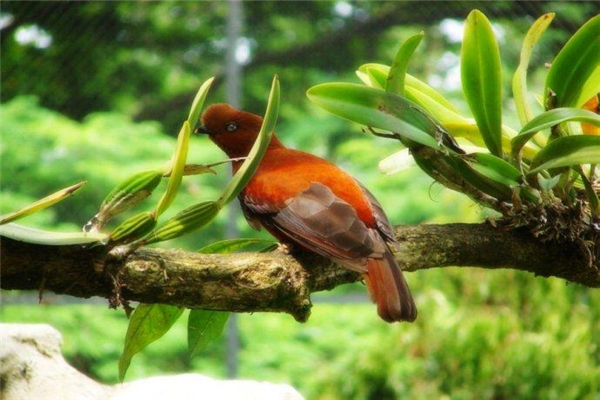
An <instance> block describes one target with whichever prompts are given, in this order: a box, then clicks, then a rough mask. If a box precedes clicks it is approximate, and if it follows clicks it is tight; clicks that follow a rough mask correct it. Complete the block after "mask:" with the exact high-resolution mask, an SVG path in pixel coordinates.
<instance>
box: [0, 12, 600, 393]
mask: <svg viewBox="0 0 600 400" xmlns="http://www.w3.org/2000/svg"><path fill="white" fill-rule="evenodd" d="M242 7H243V14H244V21H243V26H244V28H243V35H242V36H241V37H240V38H239V40H238V43H237V48H236V60H237V62H239V63H240V64H242V66H243V84H242V88H243V89H242V101H243V106H244V108H245V109H247V110H250V111H253V112H256V113H260V114H262V113H263V112H264V107H265V104H266V96H267V93H268V87H269V84H270V81H271V77H272V75H273V74H274V73H278V74H279V75H280V77H281V83H282V108H281V114H280V120H279V121H280V122H279V124H278V128H277V131H278V133H279V135H280V136H281V137H282V139H283V140H284V141H285V142H286V143H287V144H289V145H290V146H292V147H296V148H300V149H303V150H307V151H310V152H313V153H315V154H317V155H320V156H323V157H326V158H328V159H330V160H332V161H334V162H336V163H338V164H339V165H341V166H342V167H343V168H345V169H346V170H348V171H350V172H351V173H352V174H353V175H355V176H356V177H357V178H358V179H359V180H361V181H363V182H364V183H365V184H366V185H367V186H368V187H369V188H370V189H371V190H372V191H373V192H374V193H375V195H376V196H377V197H378V198H379V200H380V201H381V203H382V204H383V205H384V207H385V209H386V210H387V212H388V214H389V217H390V219H391V220H392V221H393V222H394V223H403V224H418V223H432V222H437V223H446V222H458V221H460V222H476V221H481V220H482V219H483V218H485V217H486V216H487V214H486V213H484V212H483V210H482V209H481V208H480V207H478V206H477V205H475V204H474V203H473V202H471V201H470V200H468V199H467V198H466V197H465V196H462V195H459V194H457V193H454V192H450V191H448V190H446V189H443V188H442V187H441V186H440V185H438V184H432V180H431V179H430V178H428V177H427V176H426V175H425V174H424V173H423V172H421V171H420V170H418V169H417V168H412V169H409V170H407V171H404V172H402V173H400V174H397V175H393V176H384V175H381V174H380V173H379V172H378V171H377V163H378V161H380V160H381V159H383V158H384V157H386V156H388V155H390V154H392V153H393V152H395V151H396V150H397V146H396V145H395V144H394V143H393V142H390V141H385V140H384V139H379V138H373V137H372V136H368V135H365V134H363V133H362V132H361V131H360V127H358V126H357V125H352V124H350V123H349V122H346V121H342V120H340V119H338V118H336V117H334V116H331V115H328V114H326V113H325V112H323V111H320V110H318V109H316V108H315V107H313V106H311V105H310V104H309V103H308V101H307V100H306V97H305V95H304V93H305V91H306V89H307V88H308V87H310V86H313V85H315V84H317V83H321V82H328V81H336V80H337V81H352V80H354V81H356V82H358V79H357V78H356V77H355V76H354V70H355V69H356V67H358V66H359V65H360V64H363V63H365V62H381V63H384V64H389V63H390V62H391V59H392V58H393V55H394V53H395V51H396V50H397V46H398V45H399V43H400V42H401V41H402V40H404V39H406V38H407V37H408V36H409V35H411V34H414V33H416V32H418V31H420V30H424V31H425V35H426V36H425V39H424V42H423V45H422V48H420V49H419V50H418V51H417V53H416V54H415V56H414V58H413V60H412V61H411V65H410V73H411V74H414V75H416V76H418V77H419V78H421V79H423V80H425V81H427V82H428V83H429V84H431V85H432V86H434V87H435V88H436V89H438V90H440V91H441V92H442V93H444V94H445V95H447V96H448V97H449V98H450V99H451V100H452V101H453V103H454V104H456V105H457V106H458V107H460V108H461V109H462V110H464V111H465V112H466V111H467V110H468V108H467V107H466V105H465V104H464V103H462V98H461V96H460V81H459V77H460V72H459V69H458V62H459V49H460V41H461V38H462V23H463V22H462V21H463V20H464V18H465V17H466V15H467V14H468V12H469V11H470V10H471V9H473V8H479V9H480V10H482V11H483V12H484V13H485V14H486V15H487V16H488V17H489V18H490V20H492V22H493V23H494V28H495V30H496V32H497V35H498V37H499V44H500V48H501V53H502V62H503V67H504V71H505V73H504V75H503V79H504V92H505V93H509V88H510V79H511V76H512V71H514V68H515V67H516V65H517V63H518V53H519V51H520V42H521V40H522V38H523V36H524V34H525V32H526V30H527V29H528V27H529V26H530V24H531V23H532V22H533V21H534V20H535V18H536V17H538V16H540V15H541V14H542V13H544V12H555V13H556V19H555V20H554V22H553V24H552V25H551V27H550V29H549V30H548V32H547V33H546V34H545V35H544V36H543V37H542V40H541V42H540V43H539V44H538V48H537V50H536V52H535V53H534V58H533V59H532V62H531V65H532V67H533V70H532V71H530V77H531V83H530V87H531V89H532V91H537V92H541V87H542V84H543V77H544V75H545V72H544V63H545V62H551V60H552V58H553V56H554V55H555V54H556V53H557V52H558V50H559V49H560V47H561V46H562V44H564V42H565V41H566V39H567V38H568V37H569V36H570V35H571V34H572V33H573V32H574V31H575V30H576V29H577V28H578V27H579V26H580V25H581V24H582V23H583V22H584V21H585V20H587V19H588V18H590V17H591V16H592V15H594V13H595V12H597V10H598V8H597V4H594V2H571V1H569V2H566V1H565V2H541V1H540V2H538V1H532V2H512V1H494V2H451V1H448V2H426V1H421V2H383V1H382V2H345V1H337V2H331V1H319V2H248V3H243V4H242ZM228 12H229V4H228V2H175V1H172V2H171V1H170V2H60V3H58V2H3V3H2V10H1V14H0V27H1V34H2V35H1V41H2V42H1V48H2V53H1V56H2V69H1V72H0V77H1V91H2V101H1V103H0V121H1V122H0V138H1V144H0V155H1V178H2V179H1V182H0V188H1V192H0V201H1V202H0V213H4V212H8V211H12V210H14V209H16V208H19V207H21V206H23V205H26V204H28V203H30V202H32V201H34V200H36V199H38V198H41V197H43V196H44V195H46V194H49V193H51V192H53V191H55V190H58V189H59V188H62V187H65V186H68V185H71V184H73V183H75V182H78V181H81V180H87V181H88V185H87V187H85V188H84V189H83V190H81V191H80V192H79V193H78V194H77V195H76V196H74V197H72V198H70V199H69V200H67V201H65V202H62V203H60V204H58V205H57V206H55V207H52V208H50V209H48V210H45V211H43V212H41V213H39V214H36V215H34V216H32V217H30V218H28V219H26V220H23V224H25V225H31V226H37V227H41V228H45V229H52V230H67V231H68V230H78V229H80V227H81V226H82V225H83V224H84V223H85V222H86V221H87V220H88V219H89V218H90V217H91V216H93V215H94V214H95V212H96V211H97V208H98V206H99V205H100V203H101V202H102V199H103V198H104V196H105V195H106V194H107V193H108V192H109V191H110V189H111V188H112V187H113V186H114V185H115V184H116V183H117V182H118V181H119V180H121V179H123V178H124V177H126V176H128V175H130V174H132V173H134V172H138V171H142V170H145V169H149V168H154V167H159V166H162V165H164V164H165V163H166V162H167V161H168V160H169V158H170V156H171V154H172V152H173V151H174V149H175V135H176V134H177V132H178V127H179V124H180V123H181V121H182V120H183V119H184V118H185V117H186V115H187V111H188V109H189V105H190V104H191V101H192V99H193V96H194V94H195V92H196V90H197V88H198V86H199V84H200V83H201V82H203V81H204V80H205V79H206V78H208V77H210V76H213V75H215V76H217V81H216V82H215V86H214V88H213V90H212V91H211V93H210V94H209V98H208V100H207V102H208V103H212V102H222V101H225V87H224V86H225V85H224V84H223V75H224V71H225V53H226V50H227V42H226V40H225V34H226V30H227V14H228ZM505 110H506V113H505V115H506V116H507V117H508V118H507V120H506V122H507V123H508V124H509V125H510V124H511V119H510V118H511V117H512V118H513V121H516V114H515V112H514V105H513V104H512V102H510V101H506V104H505ZM224 158H225V157H224V155H223V154H222V153H220V152H219V150H218V149H217V148H216V147H215V146H214V145H212V144H211V143H209V142H208V140H207V139H206V138H203V137H194V138H193V139H192V143H191V148H190V156H189V162H193V163H209V162H214V161H219V160H221V159H224ZM217 169H218V174H217V175H202V176H195V177H187V178H185V179H184V182H183V185H182V188H181V193H180V195H179V196H178V198H177V200H176V204H175V205H174V206H173V207H171V209H170V210H169V213H171V215H172V214H173V213H175V212H176V211H178V210H180V209H182V208H184V207H185V206H187V205H190V204H192V203H194V202H198V201H200V200H205V199H214V198H215V197H216V195H217V193H218V192H219V190H220V188H222V186H223V184H224V183H225V182H226V180H227V179H228V176H229V171H228V168H227V167H226V166H222V167H218V168H217ZM163 184H164V183H163ZM160 192H161V191H160V189H159V191H158V192H156V193H160ZM156 196H157V195H155V196H153V197H152V198H151V201H150V202H148V204H147V205H146V207H148V209H150V207H151V206H152V205H153V204H152V202H156V201H157V200H158V198H157V197H156ZM169 213H168V214H169ZM169 216H170V215H167V216H166V218H168V217H169ZM166 218H165V219H166ZM118 222H119V221H118V220H117V221H115V222H113V224H112V226H116V224H117V223H118ZM226 224H227V216H226V215H225V213H223V214H222V215H220V216H219V217H218V218H217V220H215V222H214V223H212V224H211V225H210V226H208V227H207V228H205V229H204V230H202V231H201V232H199V233H197V234H193V235H191V236H188V237H184V238H182V239H179V240H177V241H174V242H170V243H167V244H165V246H169V247H178V248H185V249H188V250H195V249H198V248H200V247H202V246H203V245H205V244H208V243H210V242H213V241H215V240H217V239H219V238H224V237H225V236H226V232H227V228H226ZM236 225H237V227H238V228H239V230H240V231H241V233H240V235H241V236H245V237H249V236H261V237H267V236H266V235H265V234H264V233H258V232H254V231H251V230H250V229H249V228H248V227H247V225H246V222H245V221H244V220H243V217H239V218H238V219H237V220H236ZM408 279H409V281H410V284H411V287H412V288H413V289H412V290H413V293H414V294H415V295H416V301H417V303H418V306H419V309H420V317H419V319H418V320H417V322H416V323H415V324H414V325H407V324H402V325H393V326H390V325H387V324H384V323H382V322H381V321H379V320H378V319H377V317H376V313H375V310H374V307H373V306H371V305H370V304H367V303H366V298H365V297H363V293H364V288H362V287H361V285H351V286H346V287H342V288H338V289H337V290H336V291H334V292H333V293H327V294H320V295H318V296H315V297H316V298H317V301H318V302H317V304H316V305H315V307H314V309H313V310H314V311H313V316H312V317H311V319H310V320H309V322H308V323H307V324H304V325H299V324H297V323H295V322H294V321H293V320H292V319H291V318H290V317H288V316H286V315H269V314H255V315H242V316H240V319H239V324H240V332H241V352H240V356H239V369H238V375H239V377H242V378H249V379H262V380H269V381H273V382H288V383H291V384H292V385H294V386H295V387H296V388H297V389H298V390H299V391H300V392H301V393H303V394H304V395H305V396H307V398H320V399H337V398H357V399H362V398H365V399H367V398H369V399H385V398H395V397H401V396H402V397H410V398H430V397H442V396H446V395H450V396H451V397H456V398H531V397H536V398H597V394H598V393H599V392H600V293H599V292H598V291H597V290H596V291H594V290H591V289H585V288H582V287H577V286H575V285H566V284H565V283H564V282H563V281H560V280H557V279H553V280H546V279H542V278H535V277H533V276H531V275H530V274H526V273H520V272H516V271H483V270H479V269H468V270H467V269H463V270H460V269H458V268H455V269H454V268H453V269H444V270H430V271H419V272H417V273H412V274H410V275H409V276H408ZM357 293H358V294H357ZM2 296H3V302H4V304H3V306H2V308H1V310H0V317H1V319H2V321H3V322H31V323H33V322H45V323H50V324H52V325H54V326H55V327H56V328H58V329H59V330H60V331H61V332H62V333H63V335H64V337H65V345H64V347H65V354H66V356H67V358H68V359H69V361H70V362H71V363H73V364H74V365H75V366H76V367H77V368H79V369H80V370H82V371H83V372H85V373H87V374H88V375H90V376H91V377H93V378H96V379H99V380H101V381H103V382H115V381H116V380H117V360H118V357H119V355H120V352H121V349H122V343H123V338H124V336H125V330H126V324H127V321H126V318H125V316H124V313H123V312H121V311H110V310H107V309H106V307H105V306H103V305H98V304H86V305H82V304H71V305H68V306H65V305H52V304H43V305H39V306H38V305H35V306H32V305H26V304H17V303H18V302H19V301H20V300H19V299H22V297H18V296H17V295H15V294H14V293H7V292H3V293H2ZM356 298H358V299H359V302H354V301H350V302H348V301H347V299H356ZM319 300H320V301H319ZM7 303H13V304H7ZM338 303H343V304H338ZM184 322H185V321H184V320H183V319H182V320H180V322H179V323H178V324H177V325H176V327H175V329H173V330H172V331H171V332H169V333H168V334H167V336H165V337H164V338H163V339H161V340H160V341H159V342H157V343H155V344H153V345H151V346H150V347H149V348H148V349H147V350H146V351H145V352H144V353H142V354H141V355H140V356H138V358H137V359H136V360H134V362H133V364H132V367H131V369H130V372H129V378H130V379H131V378H139V377H142V376H148V375H154V374H159V373H166V372H181V371H197V372H201V373H206V374H208V375H212V376H225V375H226V367H225V361H224V359H225V344H224V343H225V339H223V340H221V341H220V342H219V343H214V344H213V345H211V346H210V347H209V348H208V349H207V351H206V352H205V353H204V354H203V355H201V356H199V357H196V358H194V359H192V360H190V359H189V357H188V355H187V350H186V340H185V325H184Z"/></svg>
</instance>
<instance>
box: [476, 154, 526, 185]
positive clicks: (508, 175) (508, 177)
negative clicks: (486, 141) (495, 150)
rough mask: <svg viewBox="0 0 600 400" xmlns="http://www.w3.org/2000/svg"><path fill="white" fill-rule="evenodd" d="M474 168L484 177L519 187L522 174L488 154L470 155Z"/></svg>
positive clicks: (500, 159)
mask: <svg viewBox="0 0 600 400" xmlns="http://www.w3.org/2000/svg"><path fill="white" fill-rule="evenodd" d="M469 157H470V158H472V159H473V160H474V161H475V162H474V163H473V164H472V166H473V168H475V170H477V171H478V172H479V173H480V174H482V175H483V176H485V177H487V178H489V179H492V180H494V181H496V182H499V183H503V184H505V185H509V186H519V181H520V179H521V172H519V170H518V169H516V168H515V167H514V166H512V165H511V164H510V163H508V162H506V161H504V160H503V159H502V158H499V157H496V156H494V155H492V154H487V153H475V154H473V155H469Z"/></svg>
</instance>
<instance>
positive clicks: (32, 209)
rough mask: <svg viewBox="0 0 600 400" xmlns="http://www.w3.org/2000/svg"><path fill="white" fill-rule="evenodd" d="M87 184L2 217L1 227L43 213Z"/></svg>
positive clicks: (58, 193)
mask: <svg viewBox="0 0 600 400" xmlns="http://www.w3.org/2000/svg"><path fill="white" fill-rule="evenodd" d="M86 183H87V182H85V181H84V182H79V183H77V184H75V185H73V186H69V187H67V188H64V189H61V190H59V191H58V192H55V193H52V194H51V195H49V196H46V197H44V198H43V199H40V200H38V201H36V202H34V203H31V204H29V205H28V206H25V207H23V208H21V209H20V210H17V211H13V212H11V213H8V214H4V215H0V225H4V224H8V223H9V222H12V221H16V220H18V219H21V218H23V217H26V216H28V215H31V214H35V213H36V212H39V211H42V210H44V209H46V208H48V207H50V206H52V205H54V204H56V203H58V202H59V201H63V200H64V199H66V198H67V197H69V196H71V195H72V194H73V193H75V192H76V191H78V190H79V189H81V187H82V186H83V185H85V184H86Z"/></svg>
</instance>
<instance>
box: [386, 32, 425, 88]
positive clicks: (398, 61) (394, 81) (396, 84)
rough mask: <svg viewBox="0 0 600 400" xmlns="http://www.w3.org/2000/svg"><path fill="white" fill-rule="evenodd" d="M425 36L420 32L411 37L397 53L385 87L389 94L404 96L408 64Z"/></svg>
mask: <svg viewBox="0 0 600 400" xmlns="http://www.w3.org/2000/svg"><path fill="white" fill-rule="evenodd" d="M423 36H425V33H423V32H420V33H417V34H416V35H413V36H411V37H409V38H408V39H406V41H405V42H404V43H402V45H401V46H400V48H399V49H398V53H396V57H394V62H393V63H392V66H391V68H390V71H389V73H388V76H387V81H386V86H385V90H386V91H387V92H391V93H395V94H398V95H400V96H404V92H405V89H404V81H405V79H406V71H407V70H408V63H409V61H410V59H411V57H412V55H413V53H414V52H415V50H416V49H417V46H419V43H421V40H422V39H423Z"/></svg>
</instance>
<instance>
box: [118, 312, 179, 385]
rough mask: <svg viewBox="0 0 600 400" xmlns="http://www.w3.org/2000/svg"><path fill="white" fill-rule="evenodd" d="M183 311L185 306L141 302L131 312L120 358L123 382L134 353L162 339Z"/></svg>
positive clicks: (120, 372)
mask: <svg viewBox="0 0 600 400" xmlns="http://www.w3.org/2000/svg"><path fill="white" fill-rule="evenodd" d="M181 313H183V308H181V307H175V306H168V305H165V304H140V305H139V306H137V308H136V309H135V310H134V311H133V314H131V318H130V319H129V326H128V327H127V334H126V335H125V346H124V348H123V354H121V358H120V359H119V380H120V381H121V382H123V380H124V379H125V374H126V373H127V369H128V368H129V365H130V364H131V359H132V358H133V356H134V355H136V354H137V353H139V352H140V351H142V350H143V349H144V348H145V347H146V346H148V345H149V344H150V343H152V342H154V341H156V340H158V339H160V338H161V337H162V336H163V335H164V334H165V333H167V332H168V331H169V329H171V326H173V324H174V323H175V321H177V319H178V318H179V317H180V316H181Z"/></svg>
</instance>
